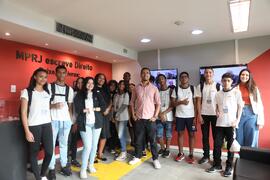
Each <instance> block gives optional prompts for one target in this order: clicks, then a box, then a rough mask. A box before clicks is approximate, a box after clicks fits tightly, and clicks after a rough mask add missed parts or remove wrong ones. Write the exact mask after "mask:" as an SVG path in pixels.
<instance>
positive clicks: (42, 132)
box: [29, 123, 53, 180]
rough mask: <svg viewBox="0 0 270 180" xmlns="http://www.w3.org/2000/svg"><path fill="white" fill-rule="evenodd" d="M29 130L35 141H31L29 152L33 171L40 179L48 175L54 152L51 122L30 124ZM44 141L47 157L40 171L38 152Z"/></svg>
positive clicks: (37, 178) (37, 179)
mask: <svg viewBox="0 0 270 180" xmlns="http://www.w3.org/2000/svg"><path fill="white" fill-rule="evenodd" d="M29 130H30V131H31V133H32V134H33V136H34V139H35V142H33V143H29V151H30V152H29V154H30V163H31V168H32V171H33V173H34V175H35V178H36V180H40V179H41V177H42V176H45V175H46V171H47V169H48V166H49V164H50V161H51V158H52V154H53V135H52V125H51V123H47V124H42V125H38V126H30V127H29ZM41 143H42V145H43V147H44V151H45V157H44V159H43V163H42V166H41V171H40V172H39V167H38V159H37V156H38V153H39V150H40V144H41Z"/></svg>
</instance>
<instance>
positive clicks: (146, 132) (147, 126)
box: [129, 68, 161, 169]
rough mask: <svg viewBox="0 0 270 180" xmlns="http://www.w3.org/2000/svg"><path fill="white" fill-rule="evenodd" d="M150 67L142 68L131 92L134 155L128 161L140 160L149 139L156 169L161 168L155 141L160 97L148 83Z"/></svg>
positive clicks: (131, 162) (155, 88)
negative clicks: (139, 79) (138, 80)
mask: <svg viewBox="0 0 270 180" xmlns="http://www.w3.org/2000/svg"><path fill="white" fill-rule="evenodd" d="M149 80H150V69H149V68H142V70H141V83H140V84H139V85H137V86H136V87H135V89H134V91H133V93H132V98H131V102H130V106H131V112H132V116H133V119H134V121H135V133H136V143H135V157H134V158H133V159H132V160H131V161H129V164H130V165H134V164H137V163H139V162H140V161H141V157H142V151H143V145H144V143H145V138H146V137H147V139H148V140H149V141H150V146H151V153H152V158H153V164H154V167H155V168H156V169H159V168H161V165H160V163H159V161H158V152H157V143H156V122H155V121H156V119H157V118H158V113H159V110H160V97H159V92H158V89H157V87H155V86H154V85H153V84H152V83H150V81H149Z"/></svg>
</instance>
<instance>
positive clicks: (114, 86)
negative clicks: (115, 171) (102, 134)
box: [107, 80, 120, 154]
mask: <svg viewBox="0 0 270 180" xmlns="http://www.w3.org/2000/svg"><path fill="white" fill-rule="evenodd" d="M108 87H109V90H110V95H111V100H112V101H113V98H114V96H115V95H116V94H117V91H118V83H117V81H116V80H110V81H109V83H108ZM113 108H114V107H113V106H112V108H111V111H110V113H109V116H110V117H109V118H110V133H111V137H110V138H109V139H108V141H107V146H108V148H109V151H110V152H111V153H112V154H115V153H116V151H115V150H116V148H118V147H120V141H119V138H118V134H117V130H116V124H115V123H116V122H115V121H114V119H113Z"/></svg>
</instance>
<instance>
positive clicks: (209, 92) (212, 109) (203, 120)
mask: <svg viewBox="0 0 270 180" xmlns="http://www.w3.org/2000/svg"><path fill="white" fill-rule="evenodd" d="M213 76H214V70H213V69H212V68H211V67H207V68H205V70H204V82H202V83H200V84H199V85H198V86H197V91H196V92H197V93H196V98H197V113H198V114H197V118H198V121H199V123H200V124H201V130H202V144H203V157H202V158H201V159H200V160H199V162H198V163H199V164H204V163H207V162H208V161H209V157H210V145H209V132H210V125H211V128H212V137H213V140H214V139H215V132H216V121H217V116H216V105H215V103H214V99H215V95H216V93H217V92H218V91H219V89H220V84H218V83H216V82H214V80H213Z"/></svg>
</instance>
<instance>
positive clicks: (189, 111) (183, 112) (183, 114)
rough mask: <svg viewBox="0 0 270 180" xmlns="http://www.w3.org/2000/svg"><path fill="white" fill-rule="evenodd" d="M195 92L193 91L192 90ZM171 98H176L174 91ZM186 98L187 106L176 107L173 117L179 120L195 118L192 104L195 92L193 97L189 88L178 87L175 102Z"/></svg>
mask: <svg viewBox="0 0 270 180" xmlns="http://www.w3.org/2000/svg"><path fill="white" fill-rule="evenodd" d="M194 90H195V89H194ZM172 98H176V93H175V89H174V90H173V93H172ZM186 98H188V101H189V103H188V105H184V104H180V105H178V106H176V111H175V116H176V117H179V118H192V117H194V116H195V112H194V103H193V98H195V92H194V95H193V94H192V91H191V88H190V86H189V87H188V88H186V89H183V88H181V87H180V86H179V87H178V99H176V101H179V100H180V101H182V100H184V99H186Z"/></svg>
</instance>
